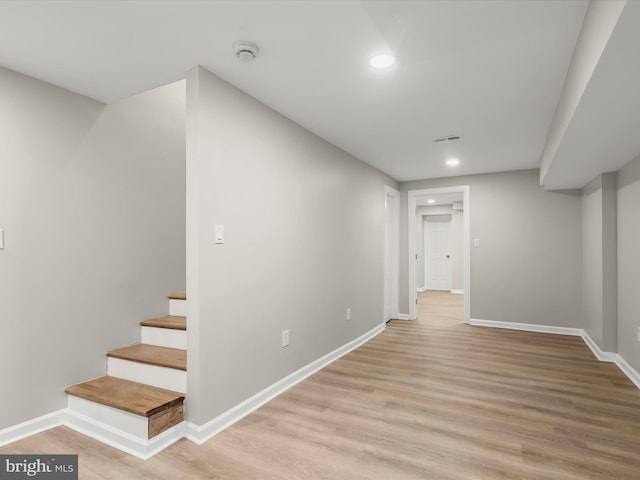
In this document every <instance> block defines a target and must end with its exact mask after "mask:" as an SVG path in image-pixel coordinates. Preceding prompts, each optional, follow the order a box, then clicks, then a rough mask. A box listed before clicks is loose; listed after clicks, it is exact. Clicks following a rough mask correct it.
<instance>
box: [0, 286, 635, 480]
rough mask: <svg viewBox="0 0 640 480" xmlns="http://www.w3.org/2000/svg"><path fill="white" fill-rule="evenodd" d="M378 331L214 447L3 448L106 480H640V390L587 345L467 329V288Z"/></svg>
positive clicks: (50, 441) (87, 442)
mask: <svg viewBox="0 0 640 480" xmlns="http://www.w3.org/2000/svg"><path fill="white" fill-rule="evenodd" d="M419 302H420V303H419V310H418V312H419V321H416V322H406V321H392V322H390V323H389V325H388V327H387V329H386V331H385V332H384V333H382V334H380V335H379V336H377V337H376V338H375V339H373V340H372V341H370V342H369V343H367V344H366V345H364V346H363V347H361V348H359V349H358V350H356V351H354V352H352V353H350V354H349V355H347V356H345V357H343V358H342V359H340V360H338V361H336V362H335V363H333V364H332V365H330V366H329V367H327V368H325V369H323V370H322V371H320V372H318V373H317V374H315V375H313V376H312V377H310V378H309V379H307V380H305V381H304V382H302V383H300V384H298V385H297V386H295V387H294V388H292V389H290V390H289V391H287V392H286V393H284V394H283V395H281V396H279V397H278V398H276V399H274V400H273V401H271V402H269V403H268V404H267V405H265V406H264V407H263V408H261V409H259V410H258V411H257V412H255V413H253V414H252V415H250V416H248V417H247V418H245V419H244V420H242V421H240V422H238V423H237V424H235V425H234V426H232V427H231V428H229V429H227V430H226V431H224V432H223V433H221V434H220V435H218V436H216V437H214V438H213V439H211V440H210V441H209V442H207V443H205V444H204V445H202V446H197V445H195V444H193V443H191V442H189V441H188V440H181V441H179V442H177V443H176V444H174V445H173V446H171V447H169V448H168V449H167V450H165V451H164V452H162V453H160V454H158V455H157V456H155V457H154V458H152V459H151V460H148V461H147V462H143V461H140V460H138V459H136V458H133V457H130V456H128V455H126V454H124V453H121V452H119V451H117V450H114V449H112V448H110V447H107V446H104V445H102V444H100V443H98V442H96V441H94V440H91V439H89V438H87V437H85V436H83V435H80V434H78V433H75V432H73V431H71V430H69V429H67V428H65V427H60V428H56V429H53V430H50V431H48V432H44V433H41V434H38V435H35V436H33V437H31V438H28V439H25V440H22V441H19V442H16V443H14V444H12V445H9V446H6V447H4V448H0V453H58V454H60V453H79V454H80V478H81V479H82V480H92V479H103V478H109V479H205V478H212V479H239V480H245V479H260V480H267V479H278V480H287V479H345V480H358V479H367V480H374V479H375V480H378V479H381V480H385V479H389V480H402V479H427V480H429V479H433V480H440V479H443V480H446V479H461V480H462V479H464V480H468V479H490V480H494V479H509V480H512V479H536V480H539V479H553V480H572V479H573V480H578V479H579V480H585V479H616V480H622V479H629V480H631V479H638V478H640V391H639V390H638V389H637V388H636V387H635V386H634V385H633V384H632V383H631V382H630V381H629V380H628V379H627V378H626V377H625V376H624V375H623V374H622V373H621V372H620V371H619V370H618V369H617V367H616V366H615V365H613V364H609V363H602V362H598V361H597V360H595V358H594V357H593V355H592V354H591V352H590V351H589V349H588V348H587V347H586V346H585V345H584V344H583V342H582V340H581V339H579V338H576V337H565V336H560V335H546V334H538V333H527V332H518V331H509V330H499V329H490V328H483V327H472V326H466V325H463V323H462V296H461V295H451V294H448V293H438V292H428V293H424V294H420V299H419Z"/></svg>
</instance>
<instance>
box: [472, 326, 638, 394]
mask: <svg viewBox="0 0 640 480" xmlns="http://www.w3.org/2000/svg"><path fill="white" fill-rule="evenodd" d="M469 323H470V324H471V325H477V326H481V327H493V328H507V329H511V330H523V331H527V332H539V333H553V334H558V335H572V336H576V337H581V338H582V340H583V341H584V343H585V344H586V345H587V347H589V349H590V350H591V351H592V352H593V355H594V356H595V357H596V358H597V359H598V360H599V361H601V362H611V363H615V364H616V365H617V366H618V368H619V369H620V370H621V371H622V373H624V374H625V375H626V376H627V377H628V378H629V380H631V381H632V382H633V384H634V385H635V386H636V387H638V388H639V389H640V373H638V372H637V371H636V370H635V369H634V368H633V367H632V366H631V365H629V364H628V363H627V361H626V360H625V359H624V358H622V357H621V356H620V354H618V353H614V352H604V351H602V349H601V348H600V347H599V346H598V344H597V343H596V342H594V341H593V339H592V338H591V337H590V336H589V334H588V333H587V332H586V331H585V330H583V329H582V328H567V327H554V326H550V325H535V324H531V323H512V322H497V321H495V320H479V319H475V318H472V319H471V321H470V322H469Z"/></svg>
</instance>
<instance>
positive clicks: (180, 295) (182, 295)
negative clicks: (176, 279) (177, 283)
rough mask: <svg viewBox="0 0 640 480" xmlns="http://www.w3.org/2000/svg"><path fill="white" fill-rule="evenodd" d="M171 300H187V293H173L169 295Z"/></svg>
mask: <svg viewBox="0 0 640 480" xmlns="http://www.w3.org/2000/svg"><path fill="white" fill-rule="evenodd" d="M167 297H168V298H169V299H170V300H186V299H187V292H173V293H170V294H169V295H167Z"/></svg>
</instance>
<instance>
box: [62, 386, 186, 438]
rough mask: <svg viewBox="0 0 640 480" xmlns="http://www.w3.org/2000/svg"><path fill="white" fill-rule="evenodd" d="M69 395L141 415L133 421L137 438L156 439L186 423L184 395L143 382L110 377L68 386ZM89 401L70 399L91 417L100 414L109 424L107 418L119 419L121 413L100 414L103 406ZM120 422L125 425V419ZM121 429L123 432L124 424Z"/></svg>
mask: <svg viewBox="0 0 640 480" xmlns="http://www.w3.org/2000/svg"><path fill="white" fill-rule="evenodd" d="M65 392H66V393H67V394H68V395H70V396H72V397H78V398H81V399H83V400H86V401H88V402H93V403H95V404H99V405H103V406H106V407H110V408H111V409H116V410H120V411H122V412H127V413H128V414H133V415H135V416H137V417H138V418H137V419H135V417H134V420H132V422H133V423H136V424H137V426H133V427H132V429H134V430H135V434H136V435H138V436H146V438H152V437H154V436H155V435H158V434H159V433H162V432H163V431H165V430H168V429H169V428H171V427H173V426H174V425H177V424H179V423H181V422H182V421H183V420H184V410H183V402H184V394H182V393H178V392H173V391H171V390H165V389H162V388H157V387H152V386H149V385H145V384H142V383H137V382H132V381H129V380H123V379H120V378H116V377H109V376H107V377H101V378H96V379H95V380H90V381H88V382H84V383H80V384H78V385H74V386H71V387H68V388H67V389H65ZM88 402H82V401H80V402H78V401H73V400H72V399H71V397H70V398H69V406H70V408H74V407H75V409H78V410H81V411H80V412H79V413H82V414H84V415H87V416H92V413H93V412H96V415H97V416H99V417H100V418H99V420H100V421H102V422H103V423H108V420H105V419H108V418H116V417H117V416H118V414H117V412H108V413H107V412H99V409H100V407H99V406H91V404H89V403H88ZM116 421H117V422H119V423H120V422H122V423H124V420H123V419H121V418H118V419H117V420H116ZM140 425H142V427H140ZM117 428H120V429H123V427H122V426H120V425H118V427H117ZM125 430H126V429H125ZM131 433H134V432H131Z"/></svg>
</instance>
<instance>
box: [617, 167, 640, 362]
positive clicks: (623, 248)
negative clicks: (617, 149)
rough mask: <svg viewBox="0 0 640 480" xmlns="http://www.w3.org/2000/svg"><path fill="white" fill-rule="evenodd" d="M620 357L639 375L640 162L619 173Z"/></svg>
mask: <svg viewBox="0 0 640 480" xmlns="http://www.w3.org/2000/svg"><path fill="white" fill-rule="evenodd" d="M617 202H618V215H617V219H618V262H617V267H618V277H617V278H618V324H617V327H618V332H617V333H618V353H619V354H620V355H621V356H622V357H623V358H624V359H625V360H626V361H627V362H628V363H629V364H630V365H631V366H632V367H633V368H634V369H635V370H636V371H637V372H640V343H638V327H640V294H639V293H638V286H639V285H640V248H639V246H640V221H639V220H638V219H639V218H640V213H639V210H640V158H638V159H636V160H634V161H633V162H631V163H629V164H628V165H626V166H625V167H624V168H622V169H621V170H620V171H619V172H618V197H617Z"/></svg>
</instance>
